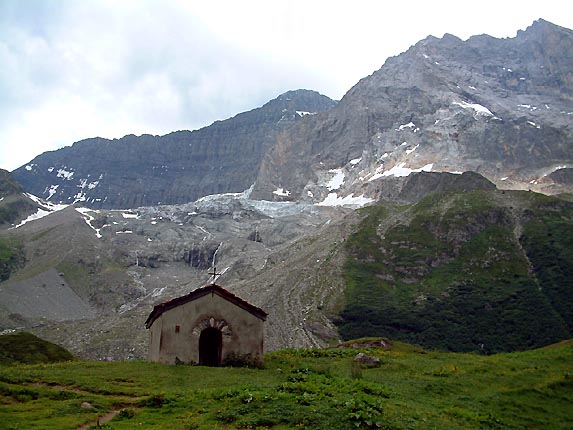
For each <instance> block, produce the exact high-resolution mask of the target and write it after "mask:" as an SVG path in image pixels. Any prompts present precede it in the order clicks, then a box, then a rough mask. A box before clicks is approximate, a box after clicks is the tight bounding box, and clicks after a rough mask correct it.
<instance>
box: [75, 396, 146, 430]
mask: <svg viewBox="0 0 573 430" xmlns="http://www.w3.org/2000/svg"><path fill="white" fill-rule="evenodd" d="M127 407H130V408H138V406H136V405H133V404H129V403H127V404H125V403H124V404H121V405H119V406H116V407H115V408H114V409H112V410H111V411H109V412H106V413H105V414H103V415H100V416H99V417H97V419H96V420H95V421H90V422H87V423H85V424H83V425H81V426H79V427H78V430H87V429H89V428H90V427H92V426H96V427H99V426H100V425H102V424H104V423H107V422H108V421H111V420H112V419H113V418H114V417H115V416H116V415H118V414H119V413H120V412H121V411H122V410H124V409H125V408H127Z"/></svg>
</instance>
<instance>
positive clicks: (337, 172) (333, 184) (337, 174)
mask: <svg viewBox="0 0 573 430" xmlns="http://www.w3.org/2000/svg"><path fill="white" fill-rule="evenodd" d="M329 173H334V176H333V177H332V178H331V179H330V181H328V183H327V184H326V188H328V190H329V191H333V190H338V189H339V188H340V187H341V186H342V185H343V184H344V172H343V171H342V169H331V170H329Z"/></svg>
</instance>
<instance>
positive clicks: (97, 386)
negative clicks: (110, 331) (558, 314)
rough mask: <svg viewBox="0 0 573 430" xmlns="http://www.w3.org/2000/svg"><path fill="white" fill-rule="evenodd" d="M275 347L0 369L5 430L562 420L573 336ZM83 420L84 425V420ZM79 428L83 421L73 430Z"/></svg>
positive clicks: (537, 424)
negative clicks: (470, 343)
mask: <svg viewBox="0 0 573 430" xmlns="http://www.w3.org/2000/svg"><path fill="white" fill-rule="evenodd" d="M361 351H363V352H365V353H368V354H370V355H371V356H375V357H378V358H379V359H380V365H379V366H378V367H371V368H366V367H358V366H357V365H356V364H355V363H354V362H353V357H354V355H355V354H356V353H357V350H351V349H330V350H285V351H279V352H275V353H272V354H270V355H267V356H266V366H265V369H240V368H205V367H191V366H165V365H159V364H151V363H144V362H117V363H102V362H81V361H75V362H68V363H61V364H42V365H19V366H9V367H1V366H0V423H1V424H0V426H1V428H2V429H6V430H13V429H19V430H27V429H43V430H50V429H58V430H59V429H63V428H70V429H72V428H96V423H97V422H98V419H100V418H101V417H103V416H104V415H105V414H106V413H109V412H110V411H116V412H119V413H118V414H117V415H116V416H115V418H113V419H112V420H111V421H109V422H106V423H103V422H102V423H100V426H99V427H97V428H107V429H115V430H121V429H125V430H127V429H133V428H138V429H166V428H168V429H209V430H217V429H238V428H239V429H240V428H259V429H263V428H272V429H277V430H280V429H290V428H301V429H313V430H315V429H329V430H331V429H333V428H335V429H354V428H382V429H387V430H390V429H394V430H398V429H441V430H447V429H456V430H457V429H478V428H484V429H490V428H491V429H520V430H521V429H524V428H528V429H544V430H551V429H566V428H571V422H573V411H572V410H571V408H570V406H571V402H573V378H572V372H573V344H572V343H571V342H568V343H564V344H561V345H555V346H554V347H552V348H548V349H540V350H533V351H528V352H521V353H506V354H499V355H492V356H483V355H474V354H460V353H443V352H430V353H426V352H424V351H422V350H419V349H417V350H416V349H413V348H408V347H404V346H402V347H400V345H398V346H397V347H395V348H394V349H393V350H390V351H386V350H383V349H374V348H370V349H363V350H361ZM90 423H91V424H90ZM81 426H84V427H81Z"/></svg>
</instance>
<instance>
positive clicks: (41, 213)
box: [13, 209, 52, 228]
mask: <svg viewBox="0 0 573 430" xmlns="http://www.w3.org/2000/svg"><path fill="white" fill-rule="evenodd" d="M51 213H52V211H47V210H45V209H38V211H37V212H36V213H33V214H32V215H30V216H29V217H28V218H26V219H25V220H23V221H21V222H20V224H18V225H17V226H15V227H13V228H18V227H22V226H23V225H24V224H27V223H29V222H30V221H36V220H37V219H41V218H44V217H45V216H48V215H50V214H51Z"/></svg>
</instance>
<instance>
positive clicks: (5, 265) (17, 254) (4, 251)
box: [0, 239, 25, 282]
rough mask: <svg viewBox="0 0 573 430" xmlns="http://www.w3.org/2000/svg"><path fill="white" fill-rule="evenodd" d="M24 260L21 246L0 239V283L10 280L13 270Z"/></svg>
mask: <svg viewBox="0 0 573 430" xmlns="http://www.w3.org/2000/svg"><path fill="white" fill-rule="evenodd" d="M24 260H25V255H24V250H23V248H22V246H21V245H20V244H18V243H15V242H13V241H8V240H4V239H0V282H2V281H5V280H7V279H8V278H10V275H11V274H12V272H13V271H14V270H16V269H17V268H19V267H20V266H21V265H22V264H23V263H24Z"/></svg>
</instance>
